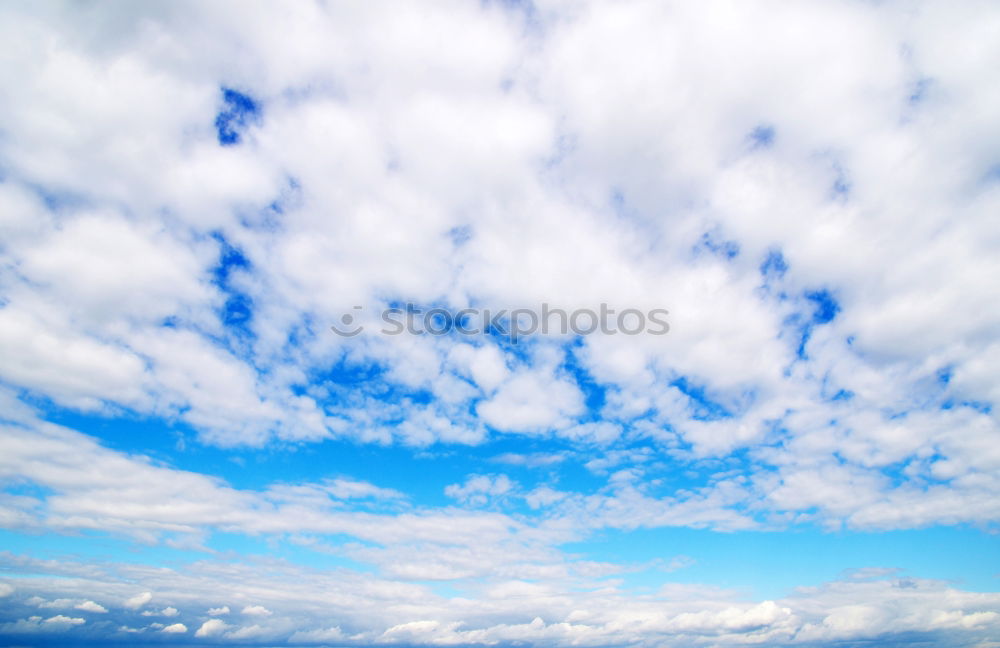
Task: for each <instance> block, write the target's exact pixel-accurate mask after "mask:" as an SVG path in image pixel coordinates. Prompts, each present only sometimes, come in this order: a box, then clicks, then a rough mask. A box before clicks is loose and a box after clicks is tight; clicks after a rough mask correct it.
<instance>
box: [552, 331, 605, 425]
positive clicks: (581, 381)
mask: <svg viewBox="0 0 1000 648" xmlns="http://www.w3.org/2000/svg"><path fill="white" fill-rule="evenodd" d="M580 347H581V344H579V343H570V344H568V345H566V347H565V350H566V355H565V360H564V362H563V364H562V366H561V369H562V370H563V371H565V372H566V373H568V374H570V375H571V376H572V377H573V380H574V382H576V385H577V387H579V388H580V391H581V392H583V396H584V402H585V404H586V406H587V414H586V415H584V417H583V418H584V419H585V421H599V420H601V409H602V408H603V407H604V403H605V402H606V401H607V389H606V388H605V387H604V386H603V385H601V384H600V383H598V382H597V381H596V380H595V379H594V377H593V375H591V373H590V372H589V371H587V369H586V368H585V367H584V366H583V365H582V364H581V363H580V360H579V358H578V357H577V355H576V353H575V352H574V349H579V348H580Z"/></svg>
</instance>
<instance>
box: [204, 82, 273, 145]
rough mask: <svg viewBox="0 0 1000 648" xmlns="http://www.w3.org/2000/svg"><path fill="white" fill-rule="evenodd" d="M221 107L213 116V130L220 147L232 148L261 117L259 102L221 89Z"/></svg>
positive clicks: (239, 93) (245, 95)
mask: <svg viewBox="0 0 1000 648" xmlns="http://www.w3.org/2000/svg"><path fill="white" fill-rule="evenodd" d="M222 102H223V107H222V109H221V110H220V111H219V113H218V114H217V115H216V116H215V130H216V137H217V138H218V141H219V145H220V146H234V145H236V144H239V143H240V142H241V141H242V138H243V132H244V131H245V130H246V128H247V127H248V126H250V125H252V124H255V123H259V122H260V119H261V115H262V108H261V105H260V102H258V101H257V100H255V99H254V98H253V97H251V96H250V95H248V94H244V93H242V92H239V91H238V90H234V89H232V88H227V87H222Z"/></svg>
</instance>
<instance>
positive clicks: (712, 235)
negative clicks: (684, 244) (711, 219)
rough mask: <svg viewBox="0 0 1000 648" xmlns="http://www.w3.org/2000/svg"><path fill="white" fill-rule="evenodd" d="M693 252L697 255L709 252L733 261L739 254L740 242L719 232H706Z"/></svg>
mask: <svg viewBox="0 0 1000 648" xmlns="http://www.w3.org/2000/svg"><path fill="white" fill-rule="evenodd" d="M692 252H693V253H694V255H695V256H699V255H701V254H703V253H705V252H708V253H709V254H712V255H715V256H717V257H719V258H721V259H725V260H727V261H731V260H733V259H735V258H736V257H737V256H739V254H740V244H739V243H738V242H736V241H733V240H727V239H724V238H722V237H721V236H720V234H719V233H718V232H704V233H703V234H702V235H701V238H700V239H699V241H698V243H697V244H696V245H695V246H694V247H693V248H692Z"/></svg>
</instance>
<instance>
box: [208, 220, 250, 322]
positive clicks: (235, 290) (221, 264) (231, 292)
mask: <svg viewBox="0 0 1000 648" xmlns="http://www.w3.org/2000/svg"><path fill="white" fill-rule="evenodd" d="M211 237H212V238H213V239H214V240H215V241H216V242H217V243H218V245H219V260H218V263H217V264H216V265H215V267H213V268H212V270H211V272H212V283H213V284H214V285H215V286H216V288H218V289H219V291H220V292H222V293H223V295H224V296H225V301H224V302H223V303H222V305H221V306H220V308H219V309H218V315H219V319H220V320H221V321H222V323H223V324H224V325H225V326H226V328H227V330H228V331H230V332H231V333H233V334H235V335H237V336H238V337H246V338H253V337H254V333H253V330H252V328H251V326H250V325H251V321H252V319H253V305H254V302H253V298H252V297H251V296H250V295H249V294H247V293H246V292H244V291H243V290H241V289H240V287H239V285H238V282H236V281H233V275H234V273H236V272H249V271H250V270H251V269H252V264H251V263H250V260H249V259H248V258H247V257H246V255H244V254H243V251H242V250H240V249H239V248H238V247H237V246H235V245H233V244H232V243H230V242H229V240H227V239H226V237H225V235H224V234H223V233H222V232H220V231H216V232H213V233H212V234H211Z"/></svg>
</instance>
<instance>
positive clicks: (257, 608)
mask: <svg viewBox="0 0 1000 648" xmlns="http://www.w3.org/2000/svg"><path fill="white" fill-rule="evenodd" d="M242 612H243V614H246V615H247V616H265V617H266V616H271V614H273V612H271V611H270V610H268V609H267V608H266V607H264V606H263V605H248V606H246V607H244V608H243V610H242Z"/></svg>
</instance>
